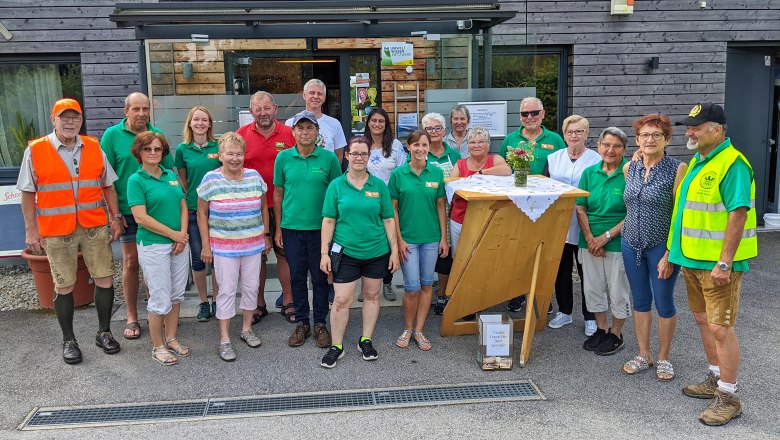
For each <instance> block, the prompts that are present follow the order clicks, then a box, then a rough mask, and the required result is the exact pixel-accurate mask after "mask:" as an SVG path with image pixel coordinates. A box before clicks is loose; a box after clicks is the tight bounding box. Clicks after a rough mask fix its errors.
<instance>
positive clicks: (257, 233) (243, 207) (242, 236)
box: [198, 168, 268, 258]
mask: <svg viewBox="0 0 780 440" xmlns="http://www.w3.org/2000/svg"><path fill="white" fill-rule="evenodd" d="M267 189H268V187H267V186H266V184H265V182H264V181H263V178H262V177H260V174H259V173H258V172H257V171H255V170H253V169H249V168H244V177H242V178H241V179H239V180H229V179H227V178H226V177H225V175H224V174H222V168H217V169H216V170H213V171H209V172H208V173H206V175H205V176H203V180H202V181H201V183H200V186H198V197H200V198H201V199H203V200H205V201H207V202H209V242H210V244H211V252H213V253H214V255H219V256H221V257H233V258H237V257H244V256H247V255H255V254H257V253H259V252H262V251H263V249H265V237H264V236H263V234H264V232H265V227H264V226H263V216H262V211H261V208H262V205H261V200H262V196H263V194H265V192H266V191H267Z"/></svg>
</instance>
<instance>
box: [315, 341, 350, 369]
mask: <svg viewBox="0 0 780 440" xmlns="http://www.w3.org/2000/svg"><path fill="white" fill-rule="evenodd" d="M343 357H344V349H342V348H338V347H334V346H331V347H330V350H328V352H327V353H325V356H323V357H322V362H320V365H322V366H323V367H325V368H333V367H335V366H336V361H337V360H339V359H341V358H343Z"/></svg>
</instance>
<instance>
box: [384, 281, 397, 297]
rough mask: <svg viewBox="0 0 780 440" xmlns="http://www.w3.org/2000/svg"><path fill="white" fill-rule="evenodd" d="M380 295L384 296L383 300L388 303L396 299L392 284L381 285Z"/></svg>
mask: <svg viewBox="0 0 780 440" xmlns="http://www.w3.org/2000/svg"><path fill="white" fill-rule="evenodd" d="M382 295H384V296H385V299H386V300H388V301H395V300H396V299H398V297H397V296H396V295H395V290H393V285H392V284H384V285H382Z"/></svg>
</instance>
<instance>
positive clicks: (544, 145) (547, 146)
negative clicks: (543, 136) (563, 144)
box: [541, 144, 555, 150]
mask: <svg viewBox="0 0 780 440" xmlns="http://www.w3.org/2000/svg"><path fill="white" fill-rule="evenodd" d="M541 147H542V148H544V149H545V150H554V149H555V146H554V145H552V144H541Z"/></svg>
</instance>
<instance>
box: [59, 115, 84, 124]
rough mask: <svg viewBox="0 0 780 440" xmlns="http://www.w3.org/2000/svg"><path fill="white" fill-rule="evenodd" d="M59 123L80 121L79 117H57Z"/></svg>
mask: <svg viewBox="0 0 780 440" xmlns="http://www.w3.org/2000/svg"><path fill="white" fill-rule="evenodd" d="M58 117H59V118H60V120H61V121H63V122H79V121H81V115H74V116H63V115H60V116H58Z"/></svg>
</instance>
